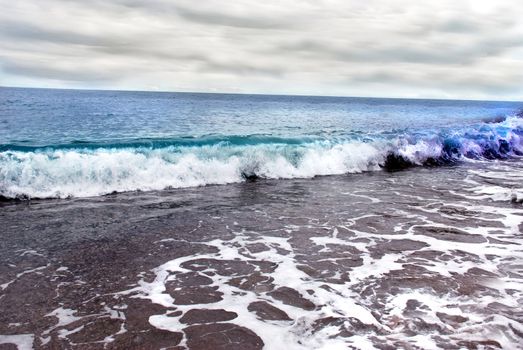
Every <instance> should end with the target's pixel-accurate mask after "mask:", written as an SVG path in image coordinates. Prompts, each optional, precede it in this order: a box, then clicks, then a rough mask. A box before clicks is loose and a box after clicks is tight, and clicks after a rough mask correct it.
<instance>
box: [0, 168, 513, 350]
mask: <svg viewBox="0 0 523 350" xmlns="http://www.w3.org/2000/svg"><path fill="white" fill-rule="evenodd" d="M521 173H522V172H521V165H519V163H513V162H512V163H511V162H497V163H491V164H489V165H486V164H470V165H462V166H457V167H439V168H415V169H410V170H407V171H401V172H394V173H387V172H375V173H365V174H356V175H348V176H327V177H319V178H314V179H298V180H284V181H276V180H270V181H268V180H259V181H254V182H246V183H241V184H233V185H225V186H208V187H201V188H188V189H176V190H166V191H160V192H144V193H140V192H138V193H121V194H115V195H109V196H104V197H97V198H87V199H68V200H33V201H26V202H6V203H2V204H0V225H1V229H0V231H1V232H2V233H1V243H0V309H1V310H2V312H1V313H0V349H15V348H16V346H18V347H19V348H20V349H26V348H31V347H34V348H37V349H58V348H73V349H103V348H106V349H161V348H167V349H183V348H189V349H261V348H266V349H282V348H285V349H289V350H290V349H321V348H323V349H347V348H350V349H352V348H353V349H367V348H377V349H398V348H403V349H430V348H445V349H462V348H465V349H497V348H506V349H516V348H521V345H520V344H522V343H523V248H522V247H523V246H522V243H523V236H522V234H521V231H522V228H523V207H522V205H521V203H520V196H521V194H520V192H518V191H520V190H518V187H517V186H519V188H520V187H521V186H520V185H519V184H520V183H521V182H520V181H521V178H520V177H518V176H520V175H518V174H521ZM15 344H16V345H15Z"/></svg>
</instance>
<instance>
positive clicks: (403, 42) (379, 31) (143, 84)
mask: <svg viewBox="0 0 523 350" xmlns="http://www.w3.org/2000/svg"><path fill="white" fill-rule="evenodd" d="M0 6H1V7H2V9H3V10H2V12H0V85H24V86H26V85H32V86H55V87H82V88H99V87H103V88H115V89H148V88H149V87H151V86H154V87H157V88H159V89H163V90H180V89H181V90H195V91H216V90H217V91H240V92H254V93H291V94H292V93H297V94H329V95H356V96H365V95H372V96H376V95H379V96H405V97H423V96H428V97H453V98H502V99H505V98H506V99H522V98H523V86H521V84H520V83H519V82H520V81H522V80H523V79H522V78H523V77H522V74H521V73H520V72H523V21H521V20H520V19H521V18H523V8H521V6H518V3H517V0H499V1H497V2H496V3H495V4H494V3H492V2H490V1H486V0H485V1H484V0H481V1H474V2H467V1H462V2H456V1H451V0H441V1H439V2H432V3H426V2H425V3H420V2H418V1H414V0H396V1H384V0H368V1H366V2H361V1H357V0H348V1H343V0H318V1H312V0H311V1H303V0H302V1H299V0H286V1H276V0H266V1H264V2H259V1H253V0H238V1H235V2H233V3H223V2H221V1H217V0H202V1H198V2H194V1H188V0H178V1H170V0H148V1H145V0H115V1H111V2H107V1H102V0H82V1H80V0H26V1H23V2H22V1H19V2H15V1H8V0H0Z"/></svg>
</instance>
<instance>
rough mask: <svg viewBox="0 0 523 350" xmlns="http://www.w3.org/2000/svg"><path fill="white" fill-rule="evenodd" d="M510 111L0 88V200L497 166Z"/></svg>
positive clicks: (466, 104)
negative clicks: (490, 162)
mask: <svg viewBox="0 0 523 350" xmlns="http://www.w3.org/2000/svg"><path fill="white" fill-rule="evenodd" d="M522 107H523V103H518V102H493V101H444V100H406V99H375V98H344V97H309V96H267V95H233V94H193V93H164V92H162V93H157V92H114V91H79V90H47V89H18V88H16V89H15V88H0V195H1V196H3V197H7V198H14V197H44V198H47V197H76V196H95V195H102V194H106V193H111V192H114V191H132V190H158V189H163V188H172V187H187V186H200V185H206V184H225V183H231V182H239V181H244V180H245V179H246V178H252V177H265V178H282V179H285V178H296V177H313V176H318V175H331V174H344V173H353V172H363V171H374V170H380V169H383V168H391V167H392V168H395V167H403V166H406V165H424V164H430V165H434V164H445V163H456V162H460V161H467V160H477V159H495V158H506V157H511V156H515V155H519V154H521V153H522V151H523V148H522V147H523V146H522V141H521V136H522V135H523V122H522V121H521V118H519V117H517V116H516V114H517V113H518V111H520V110H521V108H522Z"/></svg>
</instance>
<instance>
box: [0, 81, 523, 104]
mask: <svg viewBox="0 0 523 350" xmlns="http://www.w3.org/2000/svg"><path fill="white" fill-rule="evenodd" d="M0 89H34V90H63V91H104V92H147V93H166V94H201V95H245V96H276V97H320V98H323V97H324V98H349V99H350V98H355V99H377V100H426V101H463V102H509V103H523V99H522V100H489V99H474V98H433V97H396V96H391V97H387V96H348V95H347V96H343V95H313V94H312V95H311V94H290V93H249V92H228V91H223V92H220V91H174V90H137V89H110V88H106V89H93V88H62V87H39V86H6V85H0Z"/></svg>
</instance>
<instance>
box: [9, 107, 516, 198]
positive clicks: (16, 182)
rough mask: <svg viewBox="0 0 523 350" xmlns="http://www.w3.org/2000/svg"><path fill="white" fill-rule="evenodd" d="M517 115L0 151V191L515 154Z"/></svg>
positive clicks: (58, 194) (45, 192) (197, 182)
mask: <svg viewBox="0 0 523 350" xmlns="http://www.w3.org/2000/svg"><path fill="white" fill-rule="evenodd" d="M522 137H523V119H521V118H517V117H513V118H507V119H506V120H504V121H502V122H500V123H496V124H486V123H483V124H479V125H477V126H475V127H469V128H465V129H462V130H443V129H442V130H438V131H430V132H423V133H421V132H417V133H403V134H397V135H392V136H390V135H389V136H387V137H385V136H383V137H380V136H376V135H374V136H373V137H367V138H366V139H360V140H358V139H356V140H354V139H321V140H320V139H312V138H309V139H303V140H300V141H299V142H298V141H289V142H287V140H285V139H270V140H267V139H260V138H258V139H245V140H243V139H242V142H236V143H234V142H233V143H230V142H222V141H219V142H215V143H201V144H198V145H195V144H189V145H181V146H180V145H174V144H170V145H168V146H166V147H160V148H157V147H144V146H143V145H140V146H138V147H106V146H100V147H91V148H88V147H84V148H71V147H67V148H58V149H54V148H50V147H46V148H35V149H31V150H20V149H9V148H7V149H4V150H3V151H2V152H0V195H1V196H3V197H6V198H24V197H27V198H34V197H38V198H64V197H86V196H97V195H103V194H108V193H112V192H115V191H116V192H123V191H135V190H144V191H145V190H161V189H165V188H178V187H192V186H202V185H208V184H227V183H233V182H240V181H244V180H245V179H246V178H255V177H261V178H270V179H285V178H307V177H314V176H318V175H335V174H346V173H357V172H365V171H374V170H379V169H382V168H384V169H386V170H398V169H403V168H406V167H409V166H415V165H439V164H448V163H453V162H457V161H461V160H464V159H494V158H506V157H510V156H513V155H522V154H523V148H522Z"/></svg>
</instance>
